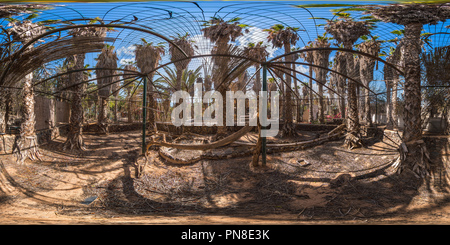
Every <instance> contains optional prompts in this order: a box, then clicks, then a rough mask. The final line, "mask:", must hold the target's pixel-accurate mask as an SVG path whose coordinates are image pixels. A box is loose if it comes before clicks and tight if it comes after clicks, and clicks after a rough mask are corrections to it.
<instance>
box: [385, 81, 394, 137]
mask: <svg viewBox="0 0 450 245" xmlns="http://www.w3.org/2000/svg"><path fill="white" fill-rule="evenodd" d="M385 83H386V120H387V122H386V125H387V128H388V129H391V128H392V126H393V119H392V100H391V92H392V80H390V79H386V77H385Z"/></svg>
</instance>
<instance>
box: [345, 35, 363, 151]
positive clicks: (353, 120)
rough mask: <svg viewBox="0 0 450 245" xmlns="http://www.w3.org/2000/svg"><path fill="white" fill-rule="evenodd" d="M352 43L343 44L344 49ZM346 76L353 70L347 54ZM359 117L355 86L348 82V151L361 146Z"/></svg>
mask: <svg viewBox="0 0 450 245" xmlns="http://www.w3.org/2000/svg"><path fill="white" fill-rule="evenodd" d="M352 46H353V45H352V43H344V48H347V49H351V48H352ZM345 55H346V57H347V59H346V63H347V74H349V73H350V74H349V75H350V77H352V74H351V71H353V69H354V63H353V62H354V60H353V54H352V53H349V52H347V53H346V54H345ZM359 131H360V130H359V117H358V97H357V96H356V84H355V82H353V81H348V118H347V137H346V139H345V145H346V146H347V148H349V149H353V148H355V147H360V146H361V139H360V138H359V134H360V132H359Z"/></svg>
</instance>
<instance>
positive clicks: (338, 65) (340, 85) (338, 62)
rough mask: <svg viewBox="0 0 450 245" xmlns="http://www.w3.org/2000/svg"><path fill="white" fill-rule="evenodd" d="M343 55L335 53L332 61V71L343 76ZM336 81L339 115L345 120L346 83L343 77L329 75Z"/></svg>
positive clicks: (345, 64)
mask: <svg viewBox="0 0 450 245" xmlns="http://www.w3.org/2000/svg"><path fill="white" fill-rule="evenodd" d="M345 58H346V57H345V54H344V53H342V52H336V55H335V56H334V61H333V70H334V71H337V72H339V73H342V74H345V71H346V66H347V62H346V60H345ZM331 75H332V76H333V78H334V80H335V81H336V86H337V92H338V93H339V95H340V97H339V103H338V108H339V113H340V114H341V118H346V115H345V113H346V110H345V95H346V89H345V88H346V87H347V86H346V82H345V78H344V77H343V76H340V75H338V74H336V73H333V74H331Z"/></svg>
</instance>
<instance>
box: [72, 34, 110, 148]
mask: <svg viewBox="0 0 450 245" xmlns="http://www.w3.org/2000/svg"><path fill="white" fill-rule="evenodd" d="M106 29H107V28H104V27H100V28H96V27H81V28H75V29H72V30H71V31H70V34H71V35H72V36H74V37H105V36H106ZM84 59H85V54H84V53H81V54H77V55H73V56H71V57H68V58H67V61H68V63H69V66H68V70H69V71H70V70H79V69H83V68H85V65H84ZM83 76H84V72H83V71H78V72H74V73H70V74H69V76H68V84H67V85H69V86H73V87H72V98H71V108H70V111H71V113H70V124H69V131H68V133H67V139H66V142H65V143H64V149H74V148H75V149H78V150H84V149H85V148H84V142H83V136H82V132H83V106H82V99H83V96H84V93H85V90H86V89H85V88H86V86H85V84H84V83H83V84H80V83H81V82H82V81H83V80H84V79H83Z"/></svg>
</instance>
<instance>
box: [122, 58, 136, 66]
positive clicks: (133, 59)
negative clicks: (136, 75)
mask: <svg viewBox="0 0 450 245" xmlns="http://www.w3.org/2000/svg"><path fill="white" fill-rule="evenodd" d="M134 62H135V58H134V57H133V58H129V59H126V58H123V59H120V61H119V63H120V64H121V65H128V64H130V63H134Z"/></svg>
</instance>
